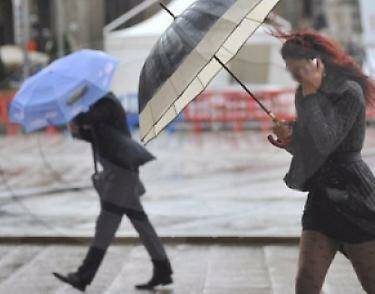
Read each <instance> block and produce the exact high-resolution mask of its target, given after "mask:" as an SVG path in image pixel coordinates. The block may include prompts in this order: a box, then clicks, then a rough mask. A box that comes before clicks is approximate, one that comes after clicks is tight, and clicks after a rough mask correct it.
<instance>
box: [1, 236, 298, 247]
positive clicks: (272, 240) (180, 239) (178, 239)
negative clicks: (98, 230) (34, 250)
mask: <svg viewBox="0 0 375 294" xmlns="http://www.w3.org/2000/svg"><path fill="white" fill-rule="evenodd" d="M91 240H92V238H91V237H83V236H77V237H74V236H68V237H66V236H25V237H18V236H15V237H13V236H4V237H0V245H4V244H25V245H28V244H39V245H83V244H89V243H90V242H91ZM161 240H162V242H163V243H164V244H171V245H178V244H196V245H199V244H212V245H214V244H218V245H270V244H278V245H297V244H298V243H299V237H283V236H278V237H273V236H271V237H262V236H259V237H258V236H233V237H232V236H164V237H161ZM138 243H140V241H139V238H138V237H117V238H116V239H115V240H114V242H113V244H138Z"/></svg>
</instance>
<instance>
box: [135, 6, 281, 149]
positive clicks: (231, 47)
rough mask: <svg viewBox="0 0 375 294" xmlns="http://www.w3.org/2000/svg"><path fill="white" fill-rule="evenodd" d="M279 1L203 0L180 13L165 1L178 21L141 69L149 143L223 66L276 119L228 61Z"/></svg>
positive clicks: (142, 122)
mask: <svg viewBox="0 0 375 294" xmlns="http://www.w3.org/2000/svg"><path fill="white" fill-rule="evenodd" d="M279 1H280V0H198V1H196V2H195V3H194V4H193V5H191V6H190V7H189V8H188V9H186V10H185V11H184V12H183V13H182V14H181V15H179V16H177V17H176V16H175V15H174V14H173V12H171V11H170V10H168V8H167V7H166V6H165V5H163V4H162V3H160V4H161V6H162V7H163V8H164V9H165V10H166V11H167V12H168V13H169V14H170V15H171V16H173V17H174V19H175V21H174V22H173V23H172V24H171V26H169V28H168V29H167V30H166V31H165V32H164V33H163V35H162V36H161V37H160V39H159V40H158V42H157V43H156V44H155V46H154V48H153V49H152V51H151V53H150V55H149V56H148V58H147V59H146V62H145V64H144V66H143V69H142V72H141V76H140V82H139V93H138V95H139V96H138V99H139V113H140V135H141V140H142V141H143V142H144V143H147V142H148V141H150V140H151V139H153V138H154V137H156V136H157V135H158V134H159V133H160V132H161V131H162V130H163V129H164V128H165V126H167V125H168V123H170V122H171V121H172V120H173V119H174V118H175V117H176V116H177V115H178V114H179V113H180V112H181V111H182V110H183V109H184V108H185V107H186V106H187V105H188V104H189V103H190V102H191V101H192V100H193V99H194V98H195V97H197V96H198V95H199V94H200V93H201V92H202V91H203V90H204V89H205V88H206V87H207V86H208V84H209V83H210V81H211V80H212V79H213V78H214V77H215V76H216V75H217V74H218V73H219V72H220V70H221V69H222V68H224V69H225V70H227V71H228V72H229V74H230V75H231V76H232V77H233V78H234V79H235V80H236V81H237V82H238V83H239V84H240V85H241V86H242V87H243V88H244V89H245V91H246V92H247V93H248V94H249V95H250V97H252V98H253V99H254V100H255V101H256V102H257V103H258V104H259V106H260V107H261V108H262V109H263V110H264V111H265V112H266V113H267V114H268V115H269V116H270V118H271V119H272V120H274V121H276V117H275V115H274V114H273V113H272V112H271V111H270V110H268V109H267V108H266V107H265V106H264V105H263V104H262V103H261V102H260V101H259V100H258V99H257V98H256V97H255V96H254V95H253V93H252V92H251V91H250V90H249V89H248V88H247V87H246V86H245V85H244V84H243V83H241V81H240V80H239V79H238V78H237V77H236V76H235V75H234V74H233V73H232V72H231V71H230V70H229V68H228V67H227V66H226V64H227V63H228V62H229V61H230V60H232V59H233V57H234V56H235V55H236V54H237V53H238V51H239V50H240V49H241V47H242V46H243V45H244V44H245V42H246V41H247V40H248V39H249V37H251V35H252V34H253V33H254V32H255V31H256V30H257V29H258V27H259V26H260V25H261V24H263V22H264V20H265V19H266V17H267V16H268V14H269V13H270V12H271V10H272V9H273V8H274V7H275V5H276V4H277V3H278V2H279Z"/></svg>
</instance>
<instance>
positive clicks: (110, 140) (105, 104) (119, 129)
mask: <svg viewBox="0 0 375 294" xmlns="http://www.w3.org/2000/svg"><path fill="white" fill-rule="evenodd" d="M74 122H75V123H76V125H77V126H78V127H79V132H78V138H79V139H82V140H85V141H88V142H90V143H91V144H93V146H94V150H95V151H96V152H97V154H98V155H99V157H100V158H105V159H106V160H108V161H110V162H112V163H113V164H115V165H117V166H120V167H122V168H124V169H130V170H134V171H137V170H138V167H139V166H140V165H143V164H145V163H147V162H148V161H150V160H153V159H154V156H153V155H152V154H151V153H149V152H148V151H147V150H146V149H145V148H144V147H143V146H142V145H140V144H138V143H137V142H135V141H134V140H132V138H131V133H130V131H129V127H128V124H127V119H126V112H125V110H124V108H123V107H122V105H121V103H120V101H119V100H118V99H117V98H116V97H115V96H114V95H113V94H108V95H107V96H105V97H103V98H102V99H100V100H99V101H98V102H96V103H95V104H94V105H93V106H92V107H91V108H90V110H89V111H88V112H86V113H81V114H80V115H78V116H77V117H76V118H75V119H74Z"/></svg>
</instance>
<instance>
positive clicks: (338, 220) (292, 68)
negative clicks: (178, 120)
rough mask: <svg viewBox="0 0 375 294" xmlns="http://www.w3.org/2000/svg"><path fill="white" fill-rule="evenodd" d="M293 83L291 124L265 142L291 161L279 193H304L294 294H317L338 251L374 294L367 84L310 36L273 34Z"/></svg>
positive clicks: (371, 89)
mask: <svg viewBox="0 0 375 294" xmlns="http://www.w3.org/2000/svg"><path fill="white" fill-rule="evenodd" d="M276 36H277V37H279V38H281V39H282V40H283V41H284V44H283V46H282V50H281V54H282V57H283V59H284V60H285V62H286V67H287V70H288V71H289V72H290V73H291V75H292V76H293V78H294V79H295V80H296V81H297V82H298V84H299V87H298V89H297V91H296V95H295V106H296V113H297V118H296V121H295V122H294V123H293V124H292V125H288V124H286V123H277V124H276V125H275V126H274V128H273V132H274V133H275V134H276V135H277V138H274V137H273V136H269V140H270V142H271V143H272V144H273V145H275V146H277V147H279V148H284V149H286V150H287V151H289V152H290V153H291V154H292V156H293V157H292V161H291V165H290V168H289V171H288V173H287V175H286V176H285V178H284V181H285V182H286V184H287V186H288V187H290V188H292V189H296V190H299V191H308V192H309V193H308V197H307V201H306V204H305V208H304V212H303V216H302V228H303V231H302V235H301V240H300V249H299V262H298V273H297V277H296V285H295V292H296V293H297V294H318V293H320V291H321V288H322V285H323V283H324V279H325V277H326V274H327V271H328V269H329V267H330V265H331V262H332V260H333V258H334V256H335V254H336V253H337V251H341V252H342V253H344V254H345V256H346V257H347V258H348V259H349V260H350V261H351V263H352V265H353V267H354V269H355V272H356V274H357V276H358V279H359V280H360V282H361V284H362V287H363V289H364V290H365V291H366V292H367V293H370V294H374V293H375V277H374V275H373V272H375V177H374V175H373V173H372V172H371V170H370V168H369V167H368V166H367V164H366V163H365V162H364V161H363V159H362V157H361V150H362V146H363V142H364V138H365V128H366V105H369V104H371V103H373V101H374V98H375V86H374V83H373V82H372V81H371V80H370V78H369V77H367V76H366V75H365V74H364V73H363V72H362V70H361V68H360V67H359V66H358V65H357V64H356V63H355V62H354V60H353V59H352V58H351V57H349V56H348V55H347V54H346V53H345V52H344V50H343V49H342V48H341V47H340V46H339V45H337V44H336V43H334V42H333V41H331V40H329V39H328V38H326V37H323V36H321V35H319V34H316V33H313V32H296V33H278V34H276Z"/></svg>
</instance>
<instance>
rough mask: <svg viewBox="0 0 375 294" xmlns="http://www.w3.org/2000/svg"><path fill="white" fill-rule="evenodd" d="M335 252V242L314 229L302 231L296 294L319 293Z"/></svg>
mask: <svg viewBox="0 0 375 294" xmlns="http://www.w3.org/2000/svg"><path fill="white" fill-rule="evenodd" d="M336 252H337V245H336V243H335V242H334V241H333V240H332V239H331V238H329V237H327V236H326V235H324V234H322V233H319V232H316V231H307V230H306V231H303V232H302V236H301V241H300V255H299V261H298V272H297V277H296V294H319V293H320V291H321V289H322V286H323V283H324V279H325V277H326V274H327V271H328V268H329V266H330V265H331V263H332V260H333V258H334V257H335V254H336Z"/></svg>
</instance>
